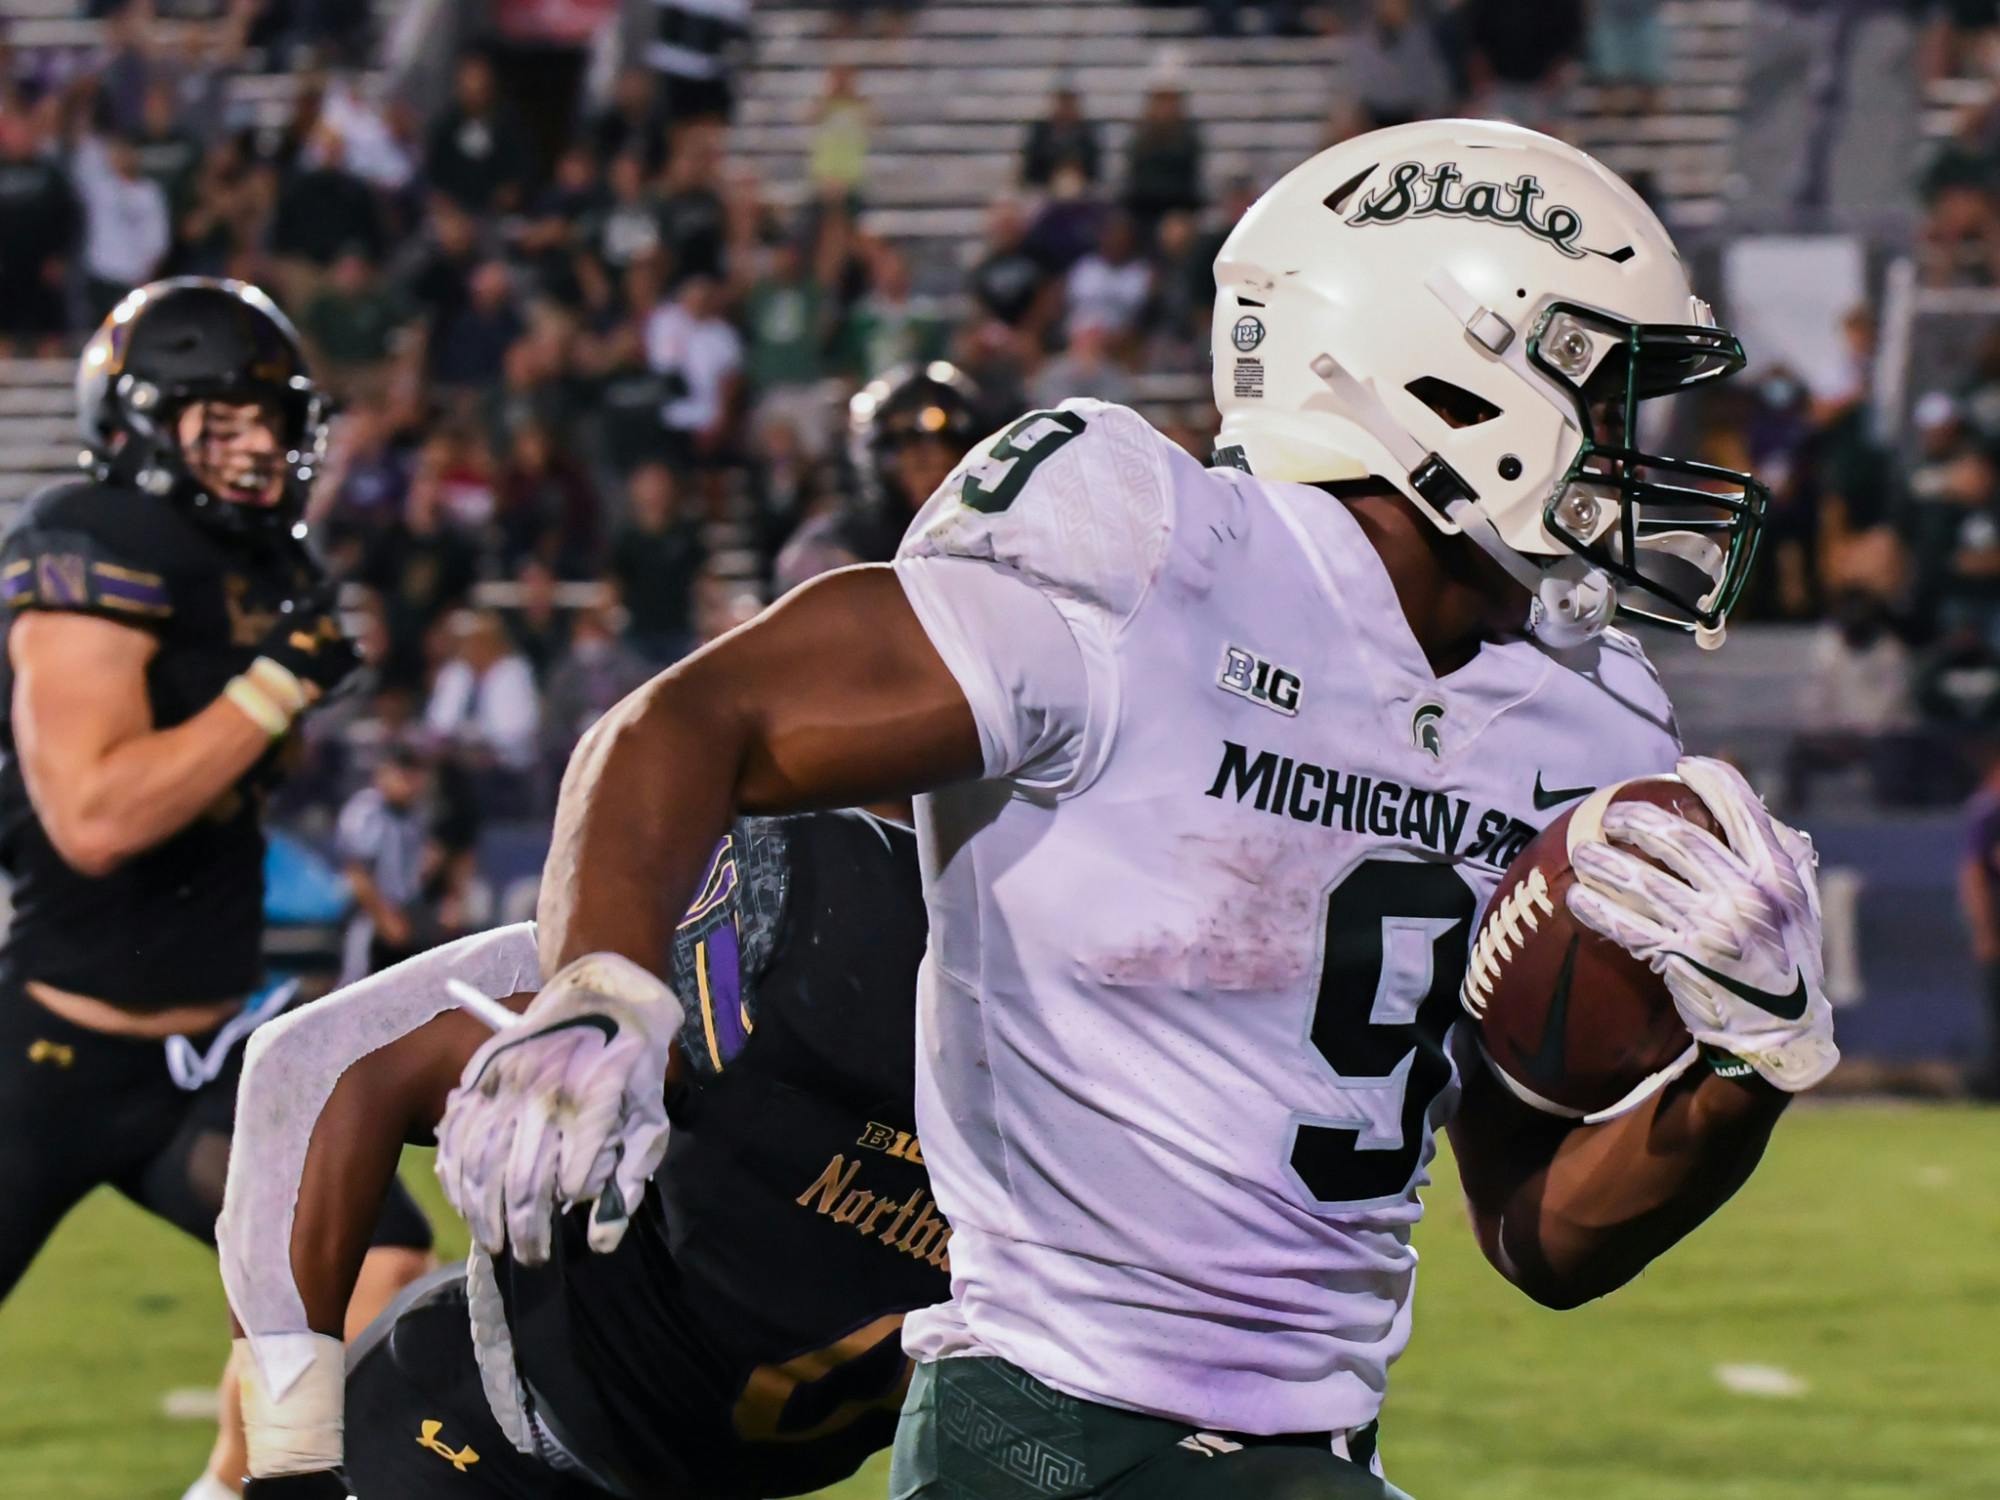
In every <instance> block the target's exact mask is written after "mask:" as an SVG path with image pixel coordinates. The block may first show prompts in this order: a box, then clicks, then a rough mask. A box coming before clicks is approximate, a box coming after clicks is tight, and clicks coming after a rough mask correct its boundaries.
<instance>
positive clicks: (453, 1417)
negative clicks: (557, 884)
mask: <svg viewBox="0 0 2000 1500" xmlns="http://www.w3.org/2000/svg"><path fill="white" fill-rule="evenodd" d="M923 942H924V927H923V913H922V894H921V890H920V888H919V882H918V876H917V865H916V849H915V836H914V834H913V833H912V832H911V831H910V829H909V828H907V827H905V826H899V825H897V824H894V823H889V822H884V821H882V820H880V819H877V818H873V817H870V816H868V815H866V814H860V813H824V814H818V815H815V816H812V817H806V818H793V819H782V820H769V819H746V820H743V821H741V822H739V823H738V824H737V825H736V826H735V827H734V828H733V829H732V830H731V831H730V833H729V834H728V835H727V836H726V837H725V838H724V839H723V841H722V842H721V844H720V845H719V846H717V848H716V849H715V851H714V853H713V855H712V857H711V860H710V863H709V866H708V869H707V871H706V872H705V879H704V881H703V884H702V889H701V891H700V892H699V893H698V895H697V898H696V899H695V901H694V902H693V903H692V905H691V907H690V909H689V911H688V913H687V915H686V916H685V917H684V918H683V919H682V921H681V923H680V925H679V927H678V928H677V930H676V932H675V934H674V937H673V940H672V954H671V958H670V959H669V961H668V963H667V965H666V966H665V967H666V969H667V972H669V973H670V975H671V976H672V979H673V983H674V986H675V988H676V990H677V991H678V992H679V993H681V994H685V995H686V996H687V997H688V1001H687V1004H686V1007H685V1012H686V1013H685V1017H684V1019H683V1022H682V1024H681V1028H680V1031H679V1036H678V1041H677V1046H676V1049H675V1050H676V1053H677V1062H676V1064H675V1078H676V1081H675V1083H674V1084H673V1086H672V1088H671V1091H670V1096H669V1109H670V1115H671V1128H670V1133H669V1136H668V1142H667V1150H666V1155H665V1157H664V1159H663V1161H662V1162H661V1164H660V1166H659V1168H658V1170H657V1171H656V1172H655V1173H654V1176H653V1180H652V1182H651V1183H650V1185H649V1186H648V1189H647V1191H646V1194H645V1197H644V1198H643V1200H642V1201H641V1203H640V1206H639V1208H638V1211H637V1213H636V1214H635V1215H634V1218H633V1222H632V1225H631V1227H630V1229H629V1231H628V1232H627V1233H626V1235H625V1237H624V1238H623V1240H622V1242H621V1243H620V1244H619V1245H618V1247H617V1248H616V1249H615V1250H614V1251H611V1252H610V1253H597V1252H594V1251H593V1250H592V1249H591V1248H590V1247H589V1245H588V1243H587V1226H586V1223H585V1216H584V1215H583V1214H582V1213H580V1212H579V1213H573V1214H570V1215H567V1216H566V1217H565V1218H564V1220H563V1221H562V1223H561V1225H560V1226H559V1227H558V1231H557V1233H556V1235H555V1236H554V1239H553V1242H552V1245H551V1249H550V1253H549V1254H548V1256H547V1258H546V1260H545V1261H544V1262H543V1263H540V1264H534V1265H527V1264H523V1263H522V1262H521V1260H520V1259H519V1258H517V1257H516V1256H515V1255H513V1254H510V1253H501V1254H498V1255H496V1256H493V1257H491V1258H487V1257H486V1256H484V1255H483V1254H479V1253H475V1257H474V1265H473V1268H472V1272H471V1275H470V1276H469V1277H468V1276H467V1274H466V1273H465V1272H462V1271H454V1272H451V1273H448V1274H446V1275H443V1276H441V1277H440V1278H438V1279H437V1280H435V1281H434V1282H432V1283H428V1284H426V1285H425V1286H424V1287H423V1288H421V1289H419V1290H418V1291H416V1292H414V1293H413V1294H412V1297H411V1299H410V1301H409V1302H408V1303H406V1304H405V1305H403V1306H401V1307H399V1308H397V1309H395V1310H394V1311H393V1312H392V1313H391V1314H390V1315H389V1316H387V1317H385V1318H384V1320H383V1321H382V1322H381V1323H380V1324H378V1326H377V1327H376V1328H375V1329H373V1330H371V1332H370V1333H369V1335H368V1336H367V1338H366V1339H365V1341H364V1342H363V1343H361V1344H360V1345H358V1346H357V1348H356V1350H355V1352H354V1355H353V1359H352V1367H351V1373H350V1374H349V1376H348V1380H347V1396H346V1443H345V1471H346V1477H347V1479H348V1480H350V1481H351V1482H352V1485H353V1487H354V1489H355V1492H356V1493H357V1494H359V1495H363V1496H375V1495H384V1496H387V1495H394V1496H397V1497H422V1496H426V1495H432V1494H436V1495H438V1496H440V1497H447V1496H454V1495H477V1494H494V1495H519V1494H545V1493H555V1492H558V1489H557V1488H556V1487H560V1486H565V1485H566V1486H568V1488H561V1489H560V1490H559V1492H560V1493H563V1494H575V1495H594V1494H605V1493H611V1494H621V1495H650V1494H679V1493H700V1494H713V1495H731V1496H739V1495H740V1496H761V1495H780V1494H795V1493H801V1492H804V1491H808V1490H812V1489H817V1488H820V1487H822V1486H824V1485H827V1484H831V1483H833V1482H835V1481H837V1480H838V1479H839V1478H841V1477H842V1476H844V1475H846V1474H848V1473H850V1472H852V1471H853V1470H854V1468H855V1467H856V1466H858V1465H859V1464H860V1463H861V1461H862V1460H863V1459H864V1458H865V1457H866V1456H867V1455H868V1454H870V1453H872V1452H874V1451H876V1450H878V1449H880V1448H882V1447H884V1446H886V1445H887V1443H888V1441H889V1439H890V1436H891V1434H892V1432H893V1430H894V1426H895V1420H896V1413H897V1411H898V1409H899V1408H900V1406H901V1404H902V1400H903V1397H904V1394H905V1392H906V1390H907V1387H908V1381H909V1374H910V1366H909V1363H908V1361H907V1359H906V1357H905V1356H904V1354H903V1351H902V1345H901V1338H900V1334H901V1324H902V1319H903V1315H904V1314H905V1313H906V1312H907V1311H909V1310H910V1309H912V1308H916V1307H921V1306H925V1305H927V1304H929V1303H931V1302H933V1301H935V1300H937V1299H938V1298H940V1297H942V1296H943V1295H944V1294H945V1290H946V1287H947V1285H948V1279H947V1278H948V1269H949V1263H950V1261H949V1257H950V1233H951V1232H950V1229H949V1227H948V1226H947V1225H946V1224H945V1222H944V1220H943V1217H942V1215H941V1214H940V1212H939V1210H938V1207H937V1204H936V1202H935V1200H934V1199H933V1198H932V1197H931V1194H930V1189H929V1182H928V1179H927V1176H926V1174H925V1171H924V1167H923V1151H922V1148H921V1146H920V1145H919V1142H918V1138H917V1136H916V1131H915V1122H914V1112H913V1106H912V1101H911V1097H910V1080H911V1077H912V1072H913V1057H912V1049H913V1045H914V1044H913V1030H914V1027H913V1021H912V1014H911V1004H912V997H913V995H914V990H915V978H916V966H917V962H918V960H919V958H920V956H921V954H922V950H923ZM447 975H453V976H456V977H459V978H461V979H464V980H466V981H468V982H471V983H473V984H475V985H477V986H481V987H484V989H485V990H486V991H487V992H488V993H490V994H493V995H495V996H501V995H507V994H511V993H513V992H514V991H516V990H523V991H525V990H532V989H534V988H535V987H536V986H537V984H538V983H539V973H538V970H537V968H536V959H535V951H534V934H533V930H532V928H531V927H528V926H526V925H523V926H522V927H519V928H512V929H502V930H501V931H499V932H497V933H490V934H482V935H480V936H478V937H474V938H468V939H464V940H462V941H460V942H459V943H456V944H452V945H450V946H449V947H447V948H445V949H441V950H438V951H436V952H435V953H433V954H430V955H425V956H423V957H420V958H417V959H413V960H409V961H407V962H405V963H403V964H400V965H397V966H396V967H395V968H393V969H390V970H387V971H385V972H384V973H382V974H379V975H376V976H374V977H373V978H371V979H369V980H366V981H363V982H362V983H361V984H359V985H356V986H353V987H351V988H350V989H348V990H345V991H342V992H341V993H339V994H337V995H335V996H332V997H329V999H328V1001H326V1002H323V1003H322V1004H321V1005H320V1006H318V1007H316V1008H315V1009H314V1010H313V1011H312V1012H310V1013H308V1014H302V1015H300V1016H299V1017H297V1018H296V1019H294V1020H288V1021H286V1022H282V1023H280V1024H279V1025H278V1026H276V1027H273V1028H271V1029H270V1030H269V1031H267V1032H266V1033H265V1034H264V1035H263V1036H262V1037H260V1039H259V1040H258V1042H257V1044H256V1047H255V1049H254V1052H253V1056H252V1058H251V1061H250V1064H249V1069H248V1075H247V1079H246V1084H245V1100H246V1107H247V1108H248V1109H251V1110H254V1109H255V1104H256V1101H258V1100H260V1099H264V1098H267V1097H268V1098H270V1099H272V1100H273V1101H274V1103H275V1102H277V1101H280V1100H282V1101H287V1103H288V1107H287V1109H286V1110H285V1111H284V1112H283V1114H282V1117H281V1116H280V1113H279V1112H278V1111H277V1110H275V1109H274V1110H273V1111H272V1112H271V1113H270V1114H269V1115H265V1114H263V1113H261V1112H259V1113H257V1114H256V1116H255V1117H256V1118H257V1119H258V1120H259V1121H260V1122H265V1123H263V1124H261V1125H260V1127H259V1128H256V1129H254V1130H252V1131H250V1132H246V1134H245V1135H244V1137H243V1139H242V1141H241V1144H240V1148H239V1150H240V1155H239V1163H240V1169H239V1172H238V1174H237V1175H236V1176H235V1177H233V1178H232V1183H231V1190H230V1205H229V1210H228V1213H227V1214H226V1215H225V1221H224V1222H225V1228H224V1256H225V1262H224V1263H225V1269H226V1273H227V1280H228V1284H229V1287H230V1291H231V1299H232V1304H233V1306H234V1307H235V1309H236V1312H237V1316H238V1319H239V1322H240V1323H241V1324H242V1326H243V1327H244V1329H245V1330H246V1333H247V1334H248V1335H249V1342H250V1345H251V1347H252V1348H255V1347H257V1346H258V1345H259V1343H260V1342H261V1343H263V1344H264V1345H265V1346H266V1347H277V1348H279V1349H280V1350H282V1346H283V1341H284V1340H285V1339H286V1338H287V1337H291V1336H296V1335H297V1334H299V1333H301V1332H310V1329H308V1328H307V1327H306V1325H307V1324H309V1323H311V1322H313V1321H314V1320H313V1318H312V1316H311V1315H310V1313H309V1312H308V1304H309V1303H314V1302H317V1301H321V1300H323V1301H325V1303H326V1304H327V1305H329V1306H337V1305H338V1301H339V1293H338V1289H337V1288H336V1289H334V1290H333V1292H332V1293H331V1294H328V1293H327V1292H326V1291H325V1289H323V1288H321V1287H317V1286H313V1285H305V1284H301V1285H299V1286H293V1285H292V1276H293V1264H294V1260H293V1256H292V1255H291V1253H290V1241H289V1240H288V1238H287V1236H288V1235H289V1234H292V1233H304V1232H308V1231H307V1230H305V1229H302V1228H295V1226H303V1225H315V1226H318V1228H317V1229H316V1230H315V1231H313V1232H324V1228H325V1224H324V1220H323V1218H322V1217H321V1215H322V1213H323V1212H325V1211H326V1210H327V1208H328V1207H329V1206H330V1205H333V1204H335V1203H336V1202H337V1203H338V1204H339V1205H340V1208H339V1212H340V1215H341V1216H342V1218H343V1222H344V1228H345V1232H346V1233H347V1234H349V1235H350V1236H351V1235H352V1234H354V1233H355V1232H356V1231H357V1230H358V1228H359V1227H360V1226H361V1225H363V1224H365V1222H366V1213H367V1203H366V1201H365V1199H366V1197H367V1191H366V1189H365V1188H364V1187H363V1186H361V1185H360V1184H359V1183H358V1182H357V1180H356V1178H355V1176H354V1175H353V1174H350V1173H347V1172H345V1171H341V1172H339V1173H338V1174H336V1173H334V1172H333V1171H332V1170H330V1168H331V1164H332V1163H333V1162H334V1160H335V1158H332V1157H329V1156H327V1155H326V1154H325V1152H324V1151H323V1150H322V1149H321V1148H317V1147H316V1148H315V1154H314V1159H313V1161H312V1162H311V1163H310V1164H309V1163H308V1161H307V1159H306V1149H307V1148H306V1143H307V1141H308V1139H309V1138H310V1137H311V1136H312V1134H313V1132H314V1131H315V1129H322V1130H324V1131H326V1133H327V1134H329V1135H333V1134H337V1135H339V1136H340V1137H341V1139H342V1140H344V1141H347V1142H350V1143H351V1142H352V1141H353V1139H354V1137H356V1136H357V1135H358V1136H363V1137H374V1138H377V1139H380V1140H383V1141H395V1140H400V1139H401V1137H402V1134H403V1132H404V1130H405V1128H406V1125H407V1126H408V1127H409V1128H414V1129H416V1130H418V1131H421V1130H422V1129H424V1128H427V1126H428V1125H429V1124H430V1123H431V1122H433V1121H434V1120H435V1118H436V1114H437V1112H438V1110H439V1107H440V1105H441V1104H442V1089H443V1088H444V1087H448V1086H450V1085H451V1084H454V1083H456V1082H458V1080H459V1077H460V1070H461V1069H462V1068H464V1067H465V1065H466V1061H467V1059H468V1057H470V1056H471V1054H472V1053H473V1051H474V1049H475V1048H476V1047H477V1046H478V1045H479V1044H480V1043H481V1041H483V1040H484V1033H483V1030H482V1028H480V1027H479V1026H478V1025H477V1024H475V1023H474V1022H472V1021H471V1020H469V1019H468V1018H467V1017H465V1016H464V1015H462V1014H460V1013H458V1012H456V1011H449V1010H447V1011H444V1012H443V1013H442V1014H440V1013H439V1011H440V1007H441V1006H445V1005H448V1004H449V1000H448V998H447V997H446V996H445V995H444V993H443V988H442V981H443V978H444V977H445V976H447ZM383 1035H394V1036H395V1037H396V1040H394V1041H393V1042H392V1043H390V1044H389V1045H387V1046H383V1047H381V1048H379V1049H378V1050H375V1051H372V1052H371V1053H369V1054H368V1055H366V1056H362V1057H358V1058H354V1059H353V1061H352V1062H351V1064H350V1063H349V1061H348V1059H349V1056H350V1055H351V1053H352V1051H353V1049H355V1048H357V1047H359V1046H363V1045H366V1042H367V1041H368V1040H373V1039H375V1038H377V1037H380V1036H383ZM357 1037H359V1038H362V1040H360V1041H357V1040H356V1038H357ZM337 1079H344V1080H346V1081H345V1082H342V1083H341V1084H340V1088H341V1090H342V1094H341V1097H339V1098H334V1097H333V1090H334V1088H335V1083H336V1080H337ZM320 1099H327V1100H329V1101H330V1102H329V1104H328V1105H326V1106H325V1107H324V1108H315V1107H313V1105H314V1101H317V1100H320ZM336 1127H338V1128H337V1129H336ZM336 1178H337V1180H336ZM380 1180H381V1179H380V1178H379V1176H378V1177H377V1178H376V1179H375V1181H376V1182H377V1183H378V1184H379V1181H380ZM295 1199H296V1200H297V1208H296V1215H295V1216H294V1217H289V1218H288V1214H287V1210H288V1209H290V1208H291V1207H292V1205H293V1203H294V1200H295ZM804 1268H810V1274H802V1271H803V1269H804ZM329 1342H331V1343H332V1347H333V1349H334V1350H336V1351H337V1349H338V1343H337V1341H332V1340H330V1341H329ZM427 1427H429V1428H430V1429H431V1434H430V1435H431V1439H432V1440H431V1441H430V1442H425V1441H423V1438H424V1433H425V1431H426V1428H427ZM252 1436H253V1445H252V1460H253V1463H256V1462H258V1461H259V1460H260V1459H261V1458H262V1456H263V1455H261V1454H260V1453H259V1452H258V1450H257V1445H256V1442H255V1438H256V1436H257V1434H256V1432H255V1431H254V1430H253V1434H252ZM447 1450H448V1451H447ZM467 1453H472V1454H476V1455H477V1459H478V1462H477V1464H476V1465H472V1464H470V1463H468V1462H467V1461H466V1460H465V1459H464V1457H463V1456H464V1455H465V1454H467ZM454 1455H456V1456H458V1460H459V1463H460V1464H462V1465H464V1467H462V1468H461V1467H455V1466H454V1463H453V1456H454Z"/></svg>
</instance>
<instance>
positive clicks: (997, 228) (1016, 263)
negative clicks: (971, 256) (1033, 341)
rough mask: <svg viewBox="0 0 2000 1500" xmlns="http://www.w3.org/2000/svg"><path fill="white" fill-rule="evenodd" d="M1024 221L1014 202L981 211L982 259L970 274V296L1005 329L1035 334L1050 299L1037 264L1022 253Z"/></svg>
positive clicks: (1045, 317)
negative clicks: (983, 225)
mask: <svg viewBox="0 0 2000 1500" xmlns="http://www.w3.org/2000/svg"><path fill="white" fill-rule="evenodd" d="M1027 238H1028V218H1027V214H1026V212H1025V211H1024V210H1023V209H1022V207H1021V202H1020V200H1019V199H1018V198H1012V197H1002V198H996V199H995V200H994V201H993V204H992V206H991V207H989V208H988V209H987V210H986V244H985V246H984V252H985V253H984V254H982V255H981V256H980V258H979V262H978V264H976V265H975V266H974V267H973V268H972V295H973V298H974V299H975V300H976V301H977V302H978V304H979V306H980V308H981V310H983V311H984V312H986V313H988V314H990V315H991V316H993V317H995V318H998V319H999V320H1000V321H1001V322H1003V323H1005V324H1007V325H1008V327H1010V328H1023V329H1027V330H1029V331H1030V332H1032V333H1036V334H1039V332H1040V329H1041V327H1042V326H1043V325H1045V324H1046V323H1047V322H1048V320H1049V316H1050V307H1051V305H1052V299H1051V297H1050V296H1049V295H1048V290H1049V286H1050V283H1049V280H1048V275H1047V273H1046V272H1045V271H1044V270H1043V268H1042V263H1041V262H1040V261H1038V260H1037V259H1035V257H1034V256H1032V255H1030V254H1029V253H1028V250H1027Z"/></svg>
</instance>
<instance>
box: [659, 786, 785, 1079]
mask: <svg viewBox="0 0 2000 1500" xmlns="http://www.w3.org/2000/svg"><path fill="white" fill-rule="evenodd" d="M790 885H791V879H790V833H789V831H788V830H787V828H786V824H785V821H784V820H782V819H776V818H739V819H738V820H737V821H736V823H735V824H734V825H733V826H732V827H731V828H730V830H729V832H728V833H726V834H724V835H723V837H722V841H721V842H720V843H719V844H717V845H716V846H715V852H714V853H713V854H711V855H710V856H709V862H708V871H707V873H706V874H705V875H704V876H703V878H702V882H701V885H700V887H699V888H698V889H699V894H698V895H696V897H695V899H694V903H693V905H691V906H690V907H689V908H688V912H687V915H686V916H685V917H683V918H682V919H681V923H680V926H679V927H678V928H677V929H676V930H675V932H674V944H673V951H672V954H671V955H670V957H669V963H668V966H669V969H670V972H671V977H672V980H673V984H674V991H675V993H676V994H677V995H679V997H680V1001H681V1005H682V1007H683V1008H684V1009H685V1011H686V1013H687V1016H686V1019H685V1020H684V1021H683V1022H682V1026H681V1050H682V1051H683V1052H684V1053H685V1054H686V1055H687V1057H688V1059H689V1060H690V1062H692V1063H693V1065H694V1068H695V1070H696V1072H697V1073H701V1074H708V1075H712V1074H716V1073H720V1072H721V1071H722V1070H723V1069H724V1068H726V1067H728V1066H729V1064H730V1062H731V1061H732V1060H733V1059H734V1058H735V1056H736V1054H737V1053H738V1052H740V1051H742V1050H743V1044H744V1043H745V1042H747V1041H748V1040H749V1039H750V1033H751V1032H752V1031H754V1030H755V1029H756V1026H757V980H758V978H759V977H760V976H761V975H762V974H763V973H764V971H765V969H766V968H768V967H769V965H770V962H771V956H772V954H773V953H774V952H775V951H776V949H777V946H778V941H779V937H780V934H781V932H782V930H783V926H784V919H785V906H786V896H787V893H788V891H789V889H790Z"/></svg>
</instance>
